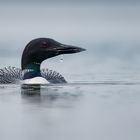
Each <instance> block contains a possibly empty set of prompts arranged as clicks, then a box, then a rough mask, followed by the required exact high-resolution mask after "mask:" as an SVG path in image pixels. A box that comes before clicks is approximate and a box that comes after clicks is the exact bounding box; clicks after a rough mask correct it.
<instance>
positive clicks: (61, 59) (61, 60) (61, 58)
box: [60, 55, 64, 63]
mask: <svg viewBox="0 0 140 140" xmlns="http://www.w3.org/2000/svg"><path fill="white" fill-rule="evenodd" d="M63 61H64V59H63V55H60V62H61V63H62V62H63Z"/></svg>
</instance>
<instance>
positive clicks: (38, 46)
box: [0, 38, 85, 84]
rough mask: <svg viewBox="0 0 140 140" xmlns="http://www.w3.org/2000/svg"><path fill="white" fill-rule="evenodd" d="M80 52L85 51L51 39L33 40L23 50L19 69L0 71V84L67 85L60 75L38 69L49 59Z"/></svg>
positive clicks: (9, 68) (11, 68)
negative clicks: (20, 82)
mask: <svg viewBox="0 0 140 140" xmlns="http://www.w3.org/2000/svg"><path fill="white" fill-rule="evenodd" d="M81 51H85V49H83V48H80V47H76V46H71V45H65V44H61V43H59V42H57V41H55V40H53V39H51V38H37V39H34V40H32V41H30V42H29V43H28V44H27V45H26V47H25V49H24V50H23V54H22V59H21V69H20V68H16V67H11V66H9V67H5V68H2V69H0V84H10V83H12V84H13V83H17V82H19V81H22V83H23V84H47V83H67V81H66V80H65V78H64V77H63V76H62V75H61V74H59V73H58V72H56V71H52V70H48V69H40V65H41V63H42V62H43V61H44V60H46V59H49V58H51V57H55V56H58V55H61V54H71V53H78V52H81Z"/></svg>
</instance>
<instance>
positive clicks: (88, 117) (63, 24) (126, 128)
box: [0, 2, 140, 140]
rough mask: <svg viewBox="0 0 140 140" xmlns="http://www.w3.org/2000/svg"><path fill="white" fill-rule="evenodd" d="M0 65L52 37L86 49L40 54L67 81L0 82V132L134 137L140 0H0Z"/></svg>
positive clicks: (88, 139) (99, 139)
mask: <svg viewBox="0 0 140 140" xmlns="http://www.w3.org/2000/svg"><path fill="white" fill-rule="evenodd" d="M0 16H1V22H0V30H1V32H0V68H3V67H5V66H9V65H10V66H15V67H20V61H21V55H22V51H23V49H24V47H25V45H26V44H27V43H28V42H29V41H30V40H32V39H34V38H36V37H50V38H54V39H56V40H57V41H59V42H61V43H65V44H71V45H76V46H79V47H83V48H86V49H87V51H85V52H82V53H79V54H72V55H64V56H63V62H61V61H62V60H60V59H62V56H58V57H55V58H52V59H49V60H47V61H44V62H43V64H42V66H41V67H42V68H50V69H53V70H56V71H58V72H60V73H61V74H62V75H63V76H64V77H65V78H66V79H67V81H68V83H67V84H62V85H61V84H58V85H51V84H49V85H44V86H33V87H23V86H22V85H18V84H17V85H0V139H1V140H46V139H48V140H56V139H57V140H139V139H140V109H139V108H140V61H139V60H140V41H139V37H140V5H139V4H131V3H127V4H125V3H123V4H122V3H116V4H113V3H112V4H109V3H103V4H102V3H92V2H90V3H80V4H78V3H52V4H51V3H44V4H42V3H32V2H30V3H26V2H25V3H24V2H23V3H18V2H16V3H6V2H5V3H1V4H0Z"/></svg>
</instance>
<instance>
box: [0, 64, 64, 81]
mask: <svg viewBox="0 0 140 140" xmlns="http://www.w3.org/2000/svg"><path fill="white" fill-rule="evenodd" d="M41 75H42V77H44V78H45V79H46V80H47V81H48V82H50V83H53V84H58V83H66V80H65V78H64V77H63V76H62V75H61V74H59V73H58V72H56V71H53V70H49V69H42V70H41ZM21 80H22V71H21V69H20V68H16V67H11V66H9V67H5V68H2V69H0V84H15V83H19V82H20V81H21Z"/></svg>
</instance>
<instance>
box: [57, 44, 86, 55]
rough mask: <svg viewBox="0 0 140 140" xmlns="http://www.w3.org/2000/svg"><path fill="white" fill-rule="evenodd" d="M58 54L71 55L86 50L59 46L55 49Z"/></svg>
mask: <svg viewBox="0 0 140 140" xmlns="http://www.w3.org/2000/svg"><path fill="white" fill-rule="evenodd" d="M56 50H57V53H58V54H71V53H78V52H82V51H85V50H86V49H83V48H80V47H76V46H71V45H64V44H60V46H59V47H57V48H56Z"/></svg>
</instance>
